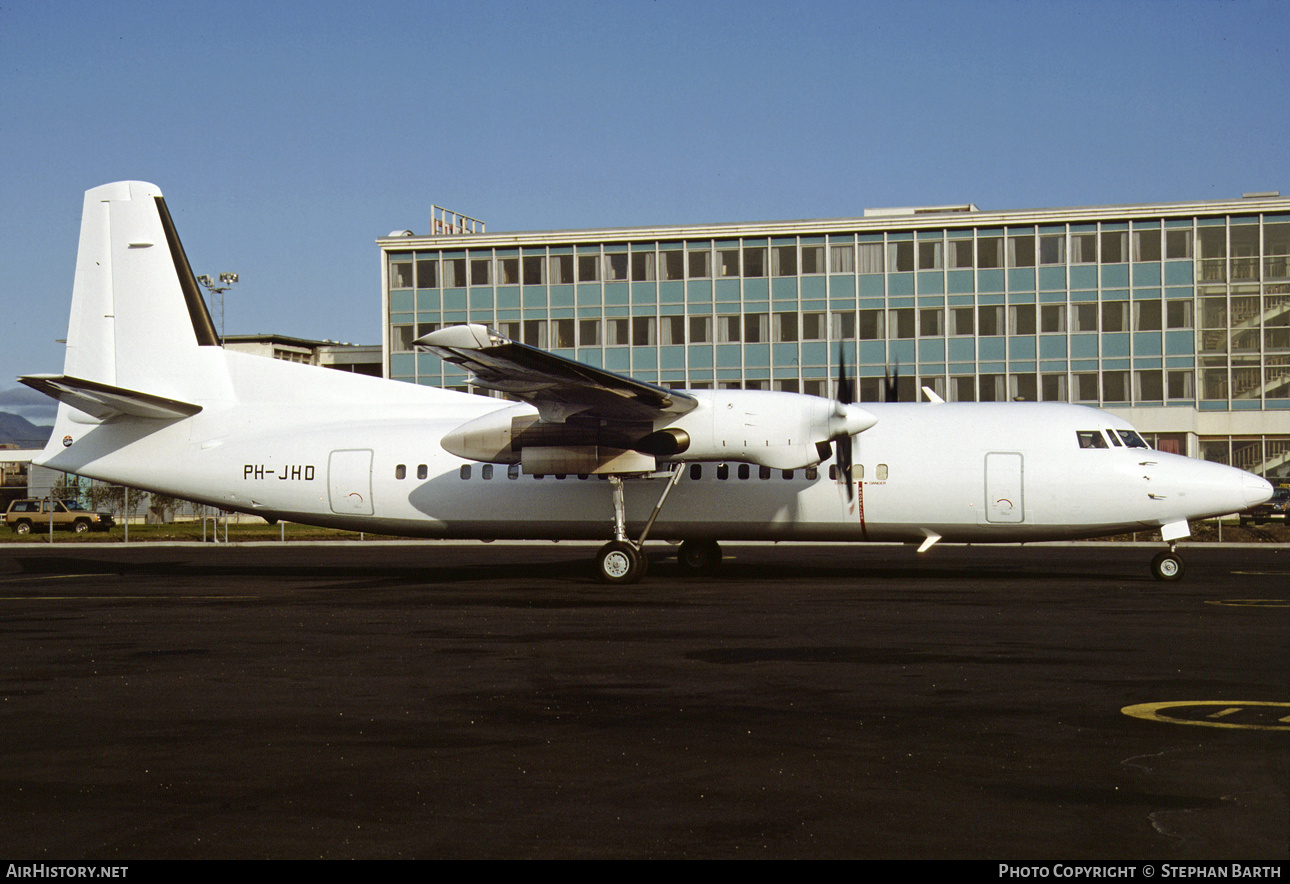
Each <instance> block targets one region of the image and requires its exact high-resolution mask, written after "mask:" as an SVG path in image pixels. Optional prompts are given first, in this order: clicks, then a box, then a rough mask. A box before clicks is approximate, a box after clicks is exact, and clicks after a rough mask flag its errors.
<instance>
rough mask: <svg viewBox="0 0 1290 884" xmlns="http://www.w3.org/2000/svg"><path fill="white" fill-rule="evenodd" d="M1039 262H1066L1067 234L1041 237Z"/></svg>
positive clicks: (1050, 263) (1048, 263) (1049, 263)
mask: <svg viewBox="0 0 1290 884" xmlns="http://www.w3.org/2000/svg"><path fill="white" fill-rule="evenodd" d="M1039 263H1040V264H1047V265H1052V264H1065V263H1066V235H1065V234H1056V235H1049V236H1041V237H1039Z"/></svg>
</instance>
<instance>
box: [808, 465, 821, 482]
mask: <svg viewBox="0 0 1290 884" xmlns="http://www.w3.org/2000/svg"><path fill="white" fill-rule="evenodd" d="M818 478H820V471H819V470H817V469H816V468H815V467H807V468H806V481H808V482H814V481H815V480H816V479H818Z"/></svg>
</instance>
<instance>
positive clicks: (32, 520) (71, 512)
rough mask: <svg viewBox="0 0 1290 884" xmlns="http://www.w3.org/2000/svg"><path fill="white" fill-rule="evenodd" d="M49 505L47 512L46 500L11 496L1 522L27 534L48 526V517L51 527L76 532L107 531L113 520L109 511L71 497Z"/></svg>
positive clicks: (47, 503) (17, 531)
mask: <svg viewBox="0 0 1290 884" xmlns="http://www.w3.org/2000/svg"><path fill="white" fill-rule="evenodd" d="M53 505H54V506H53V512H52V513H51V512H50V501H48V500H38V499H36V498H34V497H26V498H22V499H20V500H15V501H14V502H13V503H11V504H9V509H8V511H7V512H6V513H5V515H4V521H5V524H6V525H8V526H9V527H10V528H11V529H13V531H14V533H16V534H30V533H31V532H32V531H39V530H41V529H42V528H48V527H49V523H50V521H51V520H52V521H53V523H54V527H55V528H59V529H64V528H65V529H69V530H71V531H75V532H76V533H77V534H84V533H86V532H87V531H107V530H109V529H110V528H112V526H113V525H115V524H116V522H115V521H114V520H113V519H112V514H111V513H96V512H92V511H90V510H87V509H86V508H85V507H83V506H81V505H80V504H79V503H77V502H76V501H74V500H55V501H53Z"/></svg>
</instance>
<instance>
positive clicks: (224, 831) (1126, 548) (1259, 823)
mask: <svg viewBox="0 0 1290 884" xmlns="http://www.w3.org/2000/svg"><path fill="white" fill-rule="evenodd" d="M657 547H658V549H657V556H656V558H655V561H654V563H653V566H652V568H651V570H650V573H649V575H648V576H647V578H646V580H645V582H643V583H641V584H640V585H637V586H628V587H606V586H602V585H601V584H599V583H597V582H595V580H594V578H593V576H592V570H591V567H590V564H589V560H590V557H591V555H592V554H593V553H594V549H595V547H594V546H587V545H582V544H578V545H571V544H559V545H555V544H500V543H498V544H491V545H483V544H417V543H404V544H376V543H371V542H368V543H363V544H322V545H304V544H289V545H286V546H278V545H272V544H268V545H262V546H259V545H255V546H235V547H222V546H221V547H213V546H201V545H185V546H163V545H160V544H147V545H140V544H132V545H130V546H128V547H126V546H122V545H120V544H113V545H103V546H97V545H88V544H65V545H61V546H59V545H55V546H53V547H49V546H45V547H41V546H38V545H30V546H23V547H16V546H7V547H5V548H3V549H2V550H0V635H2V636H3V639H2V640H3V648H4V653H3V657H2V658H0V757H2V758H3V760H4V765H3V768H2V769H0V855H3V856H7V857H11V858H20V857H21V858H26V859H33V860H44V861H51V860H52V861H58V860H73V859H96V860H131V859H147V858H234V857H236V858H261V857H264V858H279V857H281V858H312V857H322V858H343V857H358V858H381V857H404V858H433V857H467V858H475V857H515V858H528V857H544V858H546V857H549V858H555V857H657V858H706V857H713V858H715V857H747V858H754V857H755V858H788V857H817V858H824V857H847V858H865V857H927V858H932V857H937V858H945V857H952V858H983V859H995V860H1012V861H1018V860H1042V859H1048V860H1075V859H1157V860H1189V859H1220V860H1222V859H1226V860H1232V859H1242V860H1254V859H1281V860H1285V859H1287V858H1288V857H1290V798H1288V796H1290V706H1287V705H1286V704H1290V640H1288V636H1290V581H1288V579H1287V578H1288V577H1290V549H1287V548H1284V547H1269V546H1262V547H1257V548H1254V547H1231V546H1228V547H1223V548H1218V547H1205V548H1191V549H1184V553H1185V558H1186V562H1187V568H1188V571H1187V574H1186V576H1185V577H1184V579H1183V581H1181V582H1179V583H1174V584H1162V583H1157V582H1156V581H1154V580H1152V579H1151V577H1150V575H1149V573H1148V568H1147V563H1148V562H1149V561H1150V558H1151V556H1152V555H1154V553H1155V552H1157V551H1158V548H1159V545H1155V546H1148V545H1130V544H1120V545H1115V546H1105V547H1103V546H1080V545H1072V546H1038V547H1037V546H1028V547H1024V548H1020V547H996V548H987V547H972V548H962V547H948V546H942V547H936V548H934V549H933V550H931V551H930V552H929V553H927V554H925V555H923V556H921V557H920V556H916V555H915V553H914V552H913V550H912V549H910V548H907V547H895V546H868V547H866V546H797V545H778V546H776V545H769V544H766V545H746V546H745V545H733V546H730V547H728V548H727V552H728V553H729V554H731V556H732V558H731V559H729V560H728V561H727V563H726V566H725V567H724V569H723V571H722V573H721V574H720V575H719V576H716V577H712V578H707V577H704V578H698V577H688V576H682V575H681V574H680V573H679V572H678V571H677V567H676V565H675V563H674V562H672V561H671V560H669V559H667V558H665V557H664V555H663V553H664V552H665V551H666V549H667V547H666V546H665V545H664V544H658V545H657ZM1144 704H1170V705H1165V706H1145V705H1144ZM1275 704H1281V705H1275ZM1133 706H1137V707H1140V708H1138V709H1137V710H1133V711H1135V712H1136V714H1135V715H1130V714H1126V712H1124V711H1123V710H1124V709H1125V708H1126V707H1133Z"/></svg>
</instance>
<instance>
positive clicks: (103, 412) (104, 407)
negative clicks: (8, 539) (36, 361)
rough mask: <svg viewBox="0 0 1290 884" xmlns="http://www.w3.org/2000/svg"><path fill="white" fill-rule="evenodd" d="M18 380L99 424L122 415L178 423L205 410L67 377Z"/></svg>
mask: <svg viewBox="0 0 1290 884" xmlns="http://www.w3.org/2000/svg"><path fill="white" fill-rule="evenodd" d="M18 380H19V381H21V382H22V383H24V384H26V385H27V386H28V387H31V388H32V389H33V390H39V391H40V392H42V393H44V394H45V395H46V396H52V397H53V398H55V399H57V400H58V401H59V402H63V403H66V404H67V405H70V406H71V407H72V408H76V409H79V410H80V411H83V412H85V413H86V414H91V415H93V416H94V417H96V418H98V419H99V420H107V419H108V418H111V417H116V416H118V415H122V414H128V415H131V416H132V417H144V418H151V419H153V420H177V419H179V418H183V417H192V416H193V415H194V414H197V412H199V411H201V410H202V407H201V406H200V405H194V404H192V403H191V402H180V401H179V400H177V399H167V398H165V397H164V396H153V395H152V394H150V393H141V392H139V391H138V390H127V389H125V388H123V387H113V386H111V385H109V384H100V383H98V382H97V381H86V380H82V379H80V378H72V377H67V376H65V375H40V374H37V375H28V376H27V377H22V378H18Z"/></svg>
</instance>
